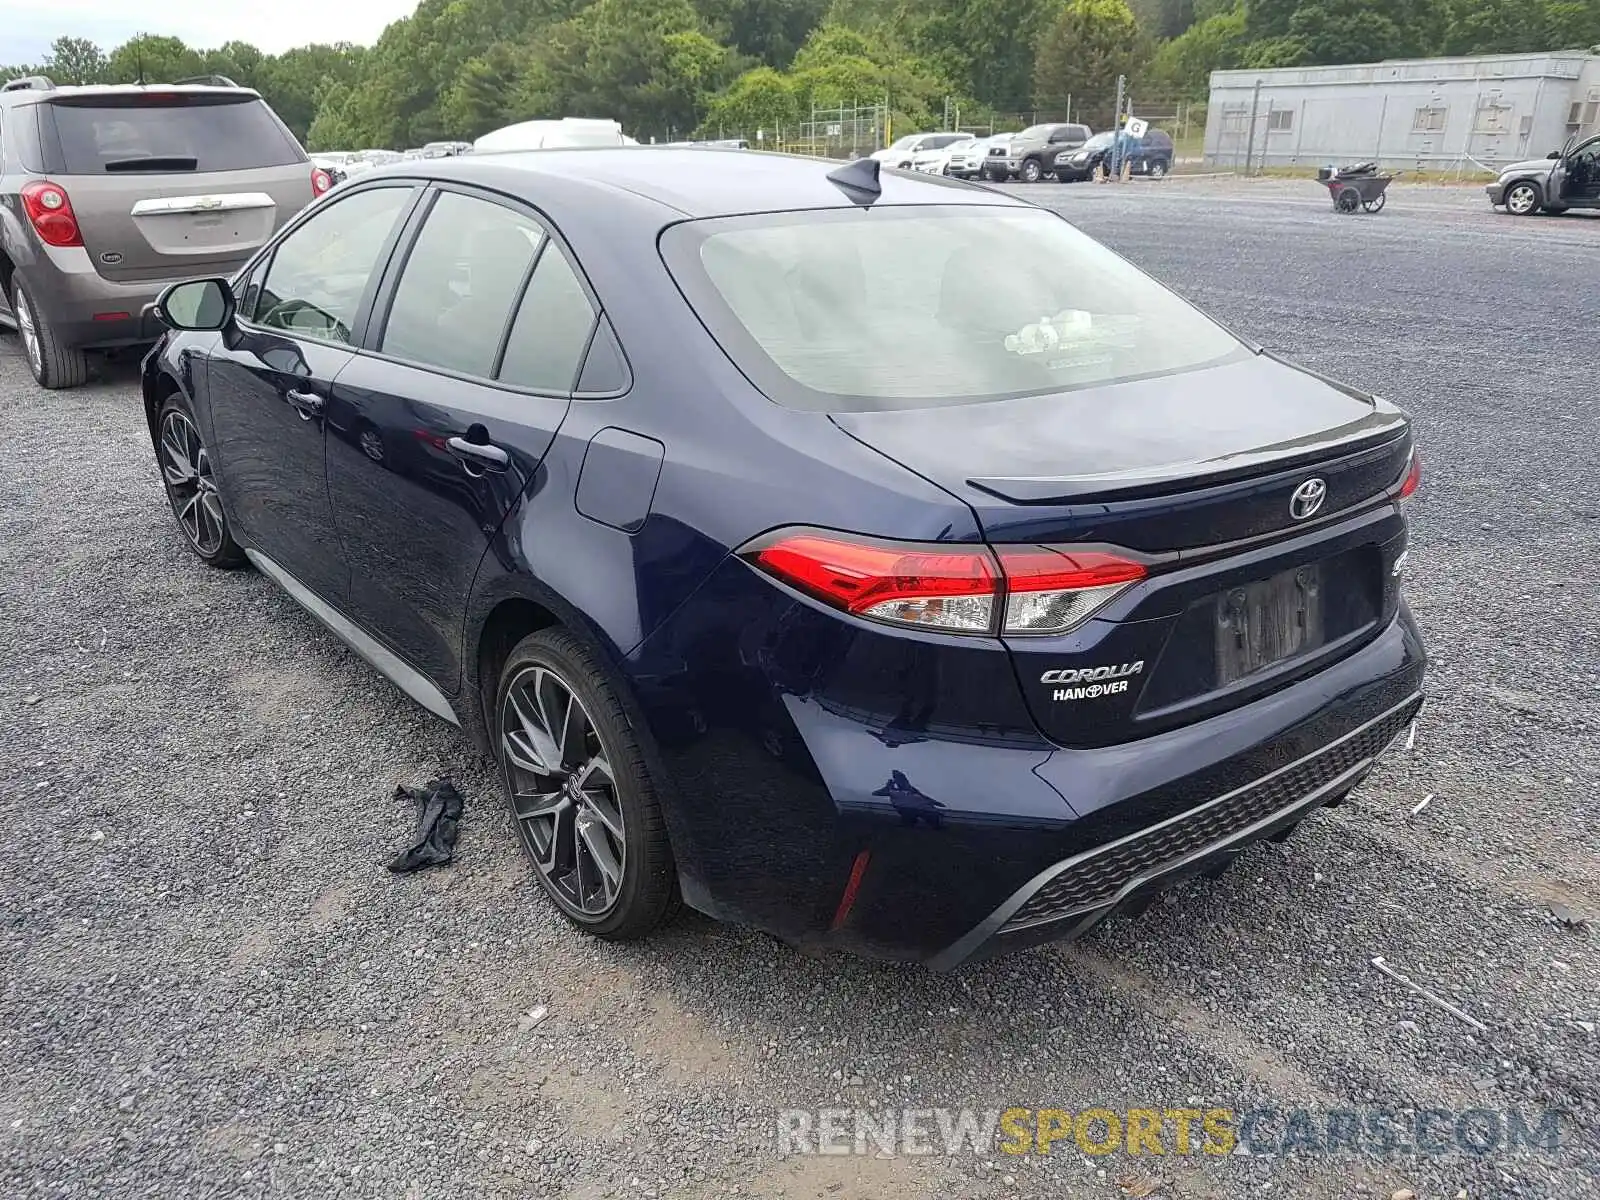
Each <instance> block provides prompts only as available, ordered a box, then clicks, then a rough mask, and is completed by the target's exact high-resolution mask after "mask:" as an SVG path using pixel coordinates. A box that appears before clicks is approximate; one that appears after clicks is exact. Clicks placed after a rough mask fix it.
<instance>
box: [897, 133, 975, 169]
mask: <svg viewBox="0 0 1600 1200" xmlns="http://www.w3.org/2000/svg"><path fill="white" fill-rule="evenodd" d="M977 141H978V139H977V138H975V137H970V136H967V137H962V138H961V139H960V140H958V141H954V142H948V143H946V144H945V145H943V146H935V147H929V148H927V149H923V150H918V151H917V152H916V153H915V154H913V155H912V156H911V169H912V170H913V171H921V172H922V173H923V174H925V175H943V174H945V173H946V172H945V168H946V167H947V166H949V165H950V156H951V155H952V154H956V153H964V152H966V151H967V150H968V149H969V148H970V147H972V146H974V145H976V144H977Z"/></svg>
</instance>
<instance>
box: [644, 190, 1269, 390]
mask: <svg viewBox="0 0 1600 1200" xmlns="http://www.w3.org/2000/svg"><path fill="white" fill-rule="evenodd" d="M661 244H662V251H663V254H664V255H665V256H666V259H667V264H668V267H669V268H670V269H671V271H672V273H673V275H674V276H675V277H676V279H677V280H678V283H679V286H680V287H682V289H683V291H684V293H685V294H686V295H687V296H688V297H689V301H690V303H691V304H693V305H694V307H695V308H696V310H697V311H698V312H699V314H700V317H701V319H702V320H703V321H704V322H705V323H706V326H707V328H709V329H710V330H711V333H712V335H713V336H714V337H716V339H717V340H718V341H719V342H720V343H721V345H722V346H723V348H724V349H725V350H726V351H727V352H728V354H729V356H730V357H731V358H732V359H733V360H734V362H735V363H737V364H738V366H739V367H740V369H741V370H743V371H744V372H745V374H746V375H747V376H749V377H750V378H751V379H752V380H753V381H754V382H755V384H756V386H757V387H759V388H761V390H762V391H764V392H766V394H767V395H768V396H770V397H771V398H772V399H774V400H777V401H778V402H779V403H781V404H785V405H788V406H790V407H793V408H804V409H811V410H817V411H823V412H842V411H877V410H885V409H901V408H926V407H934V406H940V405H950V404H970V403H979V402H983V401H988V400H999V399H1005V398H1010V397H1015V396H1027V395H1037V394H1041V393H1046V392H1059V391H1067V390H1071V389H1075V388H1082V387H1092V386H1097V385H1102V384H1108V383H1118V382H1124V381H1127V380H1132V379H1138V378H1143V377H1147V376H1152V375H1160V374H1166V373H1170V372H1174V371H1184V370H1191V369H1194V368H1197V367H1202V366H1208V365H1211V364H1213V363H1218V362H1221V361H1224V360H1226V359H1229V358H1231V357H1234V356H1241V357H1242V356H1244V355H1247V354H1248V353H1249V351H1248V350H1247V349H1246V348H1245V347H1244V346H1243V344H1242V343H1240V342H1239V341H1238V340H1237V339H1235V338H1234V337H1233V336H1232V335H1231V334H1229V333H1228V332H1227V331H1226V330H1224V329H1223V328H1222V327H1221V326H1219V325H1217V324H1215V323H1214V322H1212V321H1211V320H1209V319H1208V318H1206V317H1205V316H1203V315H1201V314H1200V313H1199V312H1198V311H1197V310H1196V309H1194V308H1191V307H1190V306H1189V305H1188V304H1187V303H1186V302H1184V301H1183V300H1181V299H1179V298H1178V297H1177V296H1176V295H1174V294H1173V293H1172V292H1170V291H1168V290H1167V289H1166V288H1164V287H1162V286H1161V285H1160V284H1159V283H1156V282H1155V280H1153V279H1151V278H1150V277H1149V276H1147V275H1145V274H1143V273H1142V272H1141V271H1139V270H1138V269H1137V268H1135V267H1133V266H1132V265H1131V264H1129V263H1128V262H1126V261H1125V260H1123V259H1122V258H1119V257H1118V256H1117V255H1115V254H1113V253H1112V252H1111V251H1110V250H1108V249H1106V248H1105V247H1104V246H1102V245H1100V244H1099V243H1098V242H1096V241H1094V240H1093V239H1091V238H1089V237H1087V236H1086V235H1084V234H1082V233H1080V232H1078V230H1076V229H1074V228H1073V227H1072V226H1071V225H1069V224H1067V222H1065V221H1064V220H1062V219H1061V218H1060V217H1058V216H1056V215H1055V214H1053V213H1049V212H1045V211H1042V210H1040V209H1034V208H1002V207H998V206H988V205H965V206H959V207H957V206H949V207H946V206H937V207H915V208H914V207H900V208H894V207H888V208H863V209H852V210H837V209H827V210H817V211H809V212H791V213H765V214H760V215H755V216H744V217H730V218H724V219H718V220H710V221H692V222H686V223H684V224H681V225H676V226H673V227H672V228H671V229H669V230H668V231H667V232H666V234H665V235H664V236H663V238H662V243H661Z"/></svg>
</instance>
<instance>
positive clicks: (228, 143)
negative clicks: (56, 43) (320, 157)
mask: <svg viewBox="0 0 1600 1200" xmlns="http://www.w3.org/2000/svg"><path fill="white" fill-rule="evenodd" d="M39 113H40V136H41V139H42V144H43V150H44V155H43V157H44V160H45V169H46V173H47V174H49V175H51V176H52V177H54V178H58V179H59V180H60V182H62V183H63V185H64V186H65V187H66V189H67V191H68V193H69V194H70V195H71V197H72V206H73V209H74V211H75V212H76V213H77V216H78V224H79V226H80V228H81V229H82V231H83V240H84V247H85V249H86V250H87V251H88V253H89V258H90V261H91V262H93V263H94V266H95V270H96V271H98V272H99V273H100V274H101V275H102V276H103V277H105V278H107V279H114V280H119V281H139V280H157V279H181V278H184V277H189V276H197V275H205V274H209V273H219V274H227V273H229V272H230V271H231V270H232V269H233V268H234V267H237V266H238V265H239V264H240V263H241V262H243V261H244V260H245V259H246V258H248V257H249V256H250V255H251V254H253V253H254V252H255V251H256V250H258V249H259V248H260V247H261V246H262V245H263V244H264V243H265V242H266V241H267V239H268V238H270V237H271V236H272V235H273V234H274V233H276V232H277V230H278V229H279V228H280V227H282V226H283V224H284V223H285V222H287V221H288V220H289V218H291V217H293V216H294V215H295V214H296V213H298V212H299V211H300V209H302V208H304V207H305V205H306V204H308V203H310V201H311V199H312V188H311V170H312V167H311V163H310V161H309V160H308V159H307V158H306V156H305V152H304V151H303V150H301V148H300V146H299V145H298V144H297V143H296V142H295V140H294V138H293V137H292V136H291V135H290V133H289V131H288V130H287V129H285V128H284V126H283V125H282V123H281V122H280V121H279V120H278V119H277V118H276V117H275V116H274V115H273V114H272V111H271V110H270V109H268V108H267V106H266V104H265V103H264V102H263V101H262V100H261V98H260V97H259V96H257V95H256V94H255V93H254V92H250V91H247V90H245V89H242V88H237V89H223V88H215V89H188V90H183V89H176V90H173V91H170V92H164V91H149V90H147V91H139V92H135V91H128V92H93V91H88V92H63V93H62V94H60V95H58V96H52V97H51V98H50V99H49V100H47V101H45V102H44V103H42V104H41V105H40V106H39Z"/></svg>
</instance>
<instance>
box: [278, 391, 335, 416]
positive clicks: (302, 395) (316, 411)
mask: <svg viewBox="0 0 1600 1200" xmlns="http://www.w3.org/2000/svg"><path fill="white" fill-rule="evenodd" d="M283 398H284V399H285V400H287V401H288V402H289V403H290V404H292V405H294V407H295V409H296V411H298V412H299V414H300V419H301V420H302V421H309V420H311V418H312V417H317V416H321V415H322V409H323V407H324V406H325V405H326V404H327V401H326V400H324V399H323V398H322V397H321V396H319V395H317V394H316V393H315V392H302V391H300V390H299V389H298V388H290V389H289V390H288V391H287V392H285V393H284V394H283Z"/></svg>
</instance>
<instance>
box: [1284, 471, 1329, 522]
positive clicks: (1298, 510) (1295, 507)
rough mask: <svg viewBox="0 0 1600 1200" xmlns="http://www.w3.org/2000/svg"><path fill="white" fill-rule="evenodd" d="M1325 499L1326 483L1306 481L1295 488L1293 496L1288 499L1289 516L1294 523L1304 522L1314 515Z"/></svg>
mask: <svg viewBox="0 0 1600 1200" xmlns="http://www.w3.org/2000/svg"><path fill="white" fill-rule="evenodd" d="M1327 498H1328V485H1327V483H1326V482H1324V481H1323V480H1321V479H1308V480H1306V481H1305V482H1304V483H1302V484H1301V485H1300V486H1299V487H1297V488H1295V490H1294V495H1292V496H1290V497H1289V515H1290V516H1291V517H1293V518H1294V519H1295V520H1296V521H1304V520H1305V519H1306V518H1307V517H1310V516H1312V515H1314V514H1315V513H1316V511H1317V509H1319V508H1321V507H1322V502H1323V501H1324V500H1326V499H1327Z"/></svg>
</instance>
